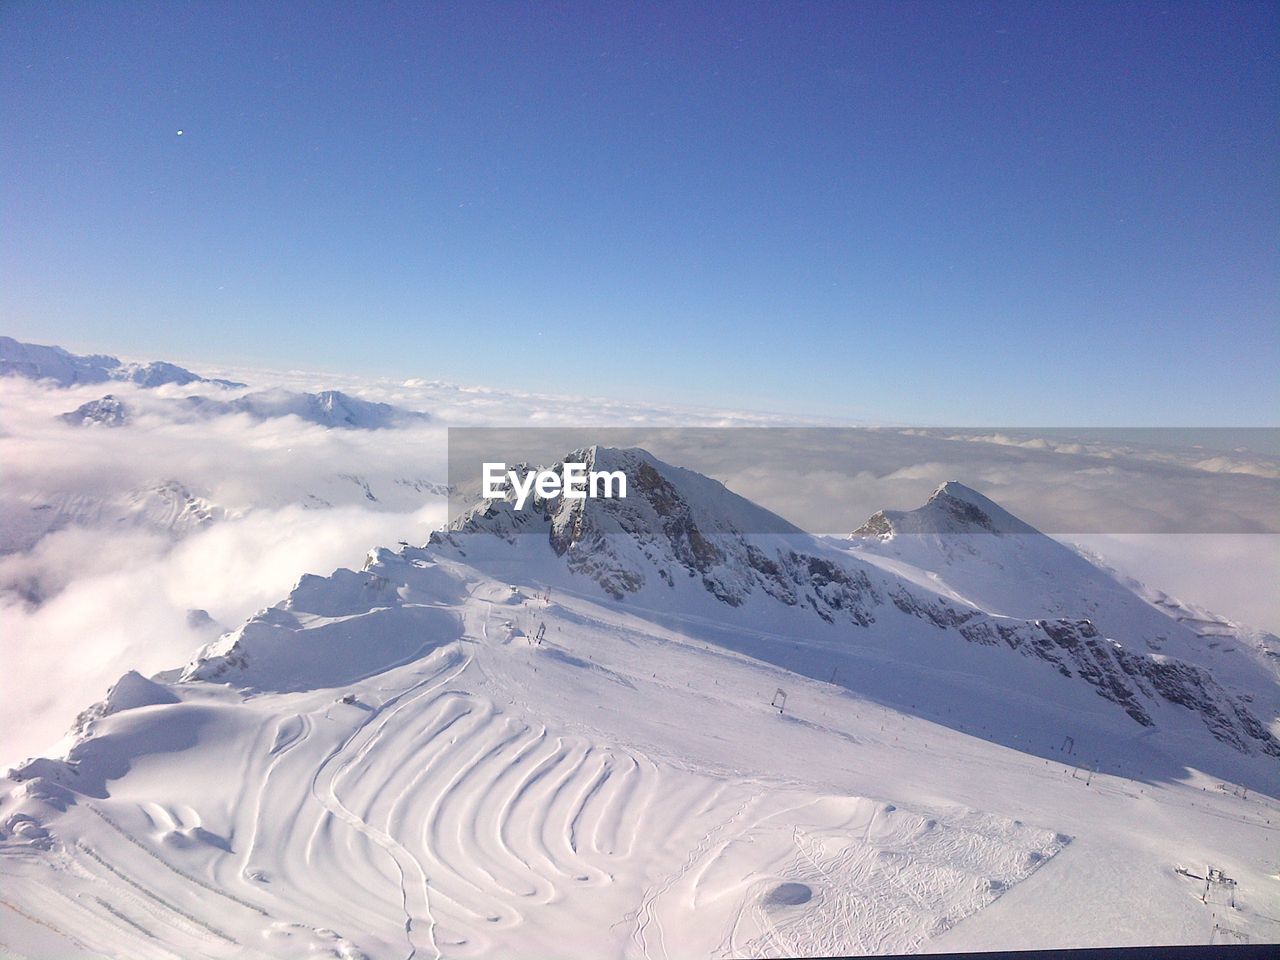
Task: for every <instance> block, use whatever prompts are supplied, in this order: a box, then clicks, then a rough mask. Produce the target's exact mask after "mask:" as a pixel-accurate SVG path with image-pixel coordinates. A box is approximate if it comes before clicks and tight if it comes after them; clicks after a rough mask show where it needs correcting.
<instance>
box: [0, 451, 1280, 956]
mask: <svg viewBox="0 0 1280 960" xmlns="http://www.w3.org/2000/svg"><path fill="white" fill-rule="evenodd" d="M566 459H568V460H572V461H574V462H587V463H589V464H592V465H595V466H602V467H606V468H620V469H625V470H626V471H627V473H628V476H629V477H630V479H631V484H629V487H630V489H632V490H633V491H639V492H638V493H637V494H633V495H632V496H631V497H629V498H628V499H627V500H625V501H616V500H615V501H607V500H598V501H539V502H536V503H535V504H534V505H533V508H531V509H529V510H526V511H515V510H514V509H513V504H512V503H511V500H510V498H507V499H497V500H492V501H486V502H484V503H482V504H480V505H478V506H477V507H476V508H475V509H474V510H473V511H471V512H470V513H469V514H467V515H465V516H464V517H462V518H460V519H459V520H457V521H455V522H454V523H453V524H451V526H450V528H449V529H448V530H446V531H442V532H440V533H437V534H435V535H433V536H432V538H431V542H430V543H428V544H427V545H426V546H424V547H413V546H402V547H401V548H400V549H398V550H394V551H393V550H387V549H377V550H374V551H372V552H371V553H370V555H369V558H368V562H367V563H366V564H365V566H364V569H362V570H360V571H352V570H339V571H337V572H336V573H334V574H333V575H332V576H330V577H315V576H306V577H303V578H302V580H301V581H299V583H298V585H297V586H296V588H295V589H294V590H293V591H292V593H291V594H290V596H289V597H288V599H286V600H285V601H282V602H281V603H279V604H276V605H275V606H273V607H270V608H268V609H266V610H263V611H261V612H260V613H259V614H258V615H257V616H255V617H253V618H252V619H251V620H249V621H248V622H247V623H246V624H244V625H243V626H242V627H240V628H239V629H238V630H235V631H233V632H231V633H229V634H227V635H225V636H223V637H222V638H220V639H218V640H217V641H215V642H213V643H211V644H210V645H209V646H207V647H206V648H205V649H203V650H202V651H201V652H200V653H199V654H198V655H197V656H195V657H194V658H193V659H192V660H191V661H190V662H189V663H188V664H187V665H186V666H185V667H183V668H182V669H175V670H172V671H169V672H167V673H164V674H161V675H158V676H157V677H155V678H152V679H150V680H148V679H146V678H143V677H142V676H140V675H138V674H136V673H130V674H126V675H125V676H124V677H122V678H121V680H120V681H119V682H118V683H117V684H116V685H115V687H114V688H113V689H112V691H111V693H110V694H109V695H108V697H107V698H106V699H105V700H104V701H103V702H102V703H100V704H97V705H95V706H94V707H92V708H90V709H89V710H87V711H85V712H84V713H83V714H82V715H81V716H80V718H79V719H78V721H77V723H76V727H75V730H74V731H73V737H72V741H71V742H72V745H71V746H70V748H69V749H68V751H67V752H66V754H65V756H62V757H57V758H50V759H37V760H32V761H28V762H27V763H25V764H22V765H19V766H18V767H16V768H15V769H13V770H12V771H10V773H9V775H8V779H7V780H6V781H4V782H3V783H2V784H0V791H2V793H0V870H2V871H3V874H4V877H5V882H4V885H3V892H2V893H0V914H2V915H3V916H4V922H3V924H2V925H0V941H2V944H3V947H4V948H5V949H7V950H10V951H15V952H17V953H19V954H20V955H25V956H31V957H77V956H79V957H88V956H102V955H107V956H128V957H138V958H149V957H174V956H178V957H242V956H256V957H294V956H334V957H369V958H383V957H387V958H398V957H484V956H517V955H520V956H555V957H577V956H582V957H588V956H590V957H598V956H614V957H626V958H649V960H657V958H672V960H674V958H684V957H689V958H693V957H698V958H710V957H745V956H820V955H824V954H856V953H887V952H915V951H929V950H947V949H956V950H959V949H1012V948H1019V947H1024V948H1025V947H1063V946H1081V945H1114V944H1135V943H1205V942H1209V941H1210V940H1222V939H1232V940H1240V939H1251V940H1253V941H1254V942H1275V941H1280V876H1278V874H1280V863H1278V862H1277V856H1278V855H1280V854H1278V852H1280V800H1277V797H1278V796H1280V743H1278V742H1277V740H1276V733H1277V732H1280V725H1278V724H1277V702H1278V701H1277V693H1278V689H1277V688H1278V687H1280V684H1277V680H1276V672H1275V669H1276V668H1275V649H1276V646H1275V638H1274V637H1270V636H1269V635H1257V634H1244V633H1241V634H1236V633H1232V632H1231V625H1229V624H1225V623H1224V622H1221V621H1219V622H1218V626H1216V627H1215V628H1214V629H1213V631H1211V633H1210V634H1207V635H1205V636H1202V635H1201V634H1200V633H1197V632H1196V630H1195V629H1193V626H1192V625H1189V622H1188V621H1187V620H1186V619H1185V618H1181V619H1175V617H1173V616H1169V615H1167V613H1166V612H1162V610H1163V608H1162V607H1160V606H1159V605H1158V604H1152V603H1148V602H1147V601H1146V600H1144V599H1142V598H1140V597H1138V596H1137V595H1136V594H1134V593H1133V592H1132V591H1130V590H1129V589H1128V588H1127V587H1125V586H1124V585H1123V584H1121V583H1120V582H1119V581H1118V580H1116V579H1115V578H1114V577H1112V576H1111V575H1110V574H1109V573H1107V572H1106V571H1103V570H1101V569H1099V568H1097V567H1094V566H1092V565H1090V564H1087V563H1085V562H1084V561H1081V560H1080V559H1079V557H1078V556H1077V555H1076V554H1074V553H1073V552H1071V551H1069V550H1067V549H1066V548H1062V547H1060V546H1059V545H1057V544H1054V543H1053V542H1052V541H1049V540H1048V538H1044V537H1042V536H1041V535H1040V534H1038V533H1036V532H1035V531H1033V530H1031V529H1030V528H1025V529H1024V527H1025V525H1021V521H1016V519H1015V518H1012V517H1009V515H1007V514H1005V513H1004V512H1003V511H1001V510H1000V508H999V507H997V506H996V505H995V504H992V503H991V502H990V501H989V500H986V499H985V498H982V497H981V496H980V495H978V494H976V493H974V491H971V490H969V489H968V488H966V487H963V486H962V485H958V484H950V485H946V486H944V487H943V488H941V489H940V490H939V491H938V492H937V494H935V497H934V498H933V499H931V500H930V502H929V504H926V505H925V507H922V508H921V510H920V511H913V512H912V515H911V516H910V517H904V516H902V515H883V516H880V518H879V520H877V519H876V518H873V519H872V521H870V522H869V527H870V528H871V529H869V530H862V531H859V534H858V535H857V536H855V537H854V538H853V539H851V540H849V541H839V540H830V539H826V538H818V537H812V536H809V535H807V534H804V533H802V532H800V531H799V530H796V529H795V528H793V527H791V526H790V525H789V524H787V523H786V522H785V521H783V520H781V519H780V518H777V517H773V516H772V515H770V514H768V513H767V511H763V510H762V509H761V508H759V507H757V506H755V505H754V504H751V503H749V502H747V501H745V500H743V499H742V498H740V497H737V496H735V495H734V494H732V493H731V492H729V491H728V490H726V489H725V488H724V487H723V485H720V484H718V483H717V482H715V481H712V480H709V479H707V478H705V477H701V476H699V475H697V474H693V473H691V472H690V471H687V470H681V469H679V468H675V467H671V466H669V465H668V464H665V463H662V462H661V461H658V460H656V459H654V458H652V457H650V456H649V455H648V454H646V453H644V452H643V451H638V450H621V451H619V450H609V449H605V448H590V449H587V450H582V451H577V452H576V453H575V454H573V455H571V456H570V457H566ZM556 466H557V467H558V468H560V469H562V468H563V463H561V464H558V465H556ZM1013 523H1016V524H1018V525H1019V526H1017V527H1016V528H1015V527H1014V526H1012V524H1013ZM912 537H919V538H921V539H919V540H912V539H910V538H912ZM1058 550H1061V551H1062V552H1061V553H1058V552H1057V551H1058ZM936 551H941V553H937V552H936ZM1028 555H1030V556H1034V557H1035V558H1036V565H1035V569H1034V570H1032V571H1031V573H1030V574H1029V573H1028V569H1030V568H1029V567H1028V564H1027V561H1026V560H1025V557H1026V556H1028ZM1020 558H1021V559H1020ZM1019 585H1021V592H1019V590H1018V586H1019ZM1082 603H1083V604H1088V605H1090V606H1089V608H1088V609H1087V610H1082V609H1079V605H1080V604H1082ZM1178 609H1179V610H1181V609H1183V608H1180V607H1179V608H1178ZM1086 617H1088V618H1089V619H1085V618H1086ZM1095 624H1097V626H1094V625H1095ZM1130 631H1132V635H1128V633H1129V632H1130ZM1206 637H1208V638H1207V639H1206ZM1224 643H1225V644H1226V646H1228V647H1230V650H1231V652H1230V653H1223V652H1222V650H1223V644H1224ZM1210 644H1212V646H1211V645H1210ZM1221 662H1229V663H1230V664H1232V669H1231V672H1230V673H1229V675H1227V676H1225V677H1218V676H1217V672H1216V671H1217V665H1218V664H1219V663H1221ZM1209 866H1213V867H1215V868H1218V869H1221V870H1223V871H1224V872H1225V874H1226V875H1227V876H1229V877H1231V878H1233V879H1234V880H1235V885H1234V887H1233V888H1228V887H1227V886H1225V885H1217V884H1215V885H1208V886H1209V889H1208V893H1207V896H1206V897H1205V901H1204V902H1202V900H1201V897H1202V895H1204V894H1205V892H1206V882H1205V881H1204V880H1203V879H1202V878H1203V877H1204V876H1205V875H1206V869H1207V867H1209ZM1179 867H1182V868H1184V872H1179V871H1178V868H1179ZM1232 895H1233V896H1234V902H1235V905H1234V907H1233V906H1231V905H1230V904H1229V902H1228V899H1229V898H1230V897H1231V896H1232Z"/></svg>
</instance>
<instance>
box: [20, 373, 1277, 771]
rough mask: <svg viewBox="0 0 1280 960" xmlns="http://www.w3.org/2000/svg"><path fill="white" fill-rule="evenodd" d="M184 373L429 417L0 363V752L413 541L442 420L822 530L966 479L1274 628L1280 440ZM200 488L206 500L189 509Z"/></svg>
mask: <svg viewBox="0 0 1280 960" xmlns="http://www.w3.org/2000/svg"><path fill="white" fill-rule="evenodd" d="M195 368H196V369H198V370H199V371H200V372H201V373H202V374H205V375H211V376H222V377H231V378H233V379H236V380H241V381H244V382H245V383H247V384H249V385H250V387H249V389H262V388H270V387H283V388H287V389H290V390H299V391H310V392H318V391H320V390H326V389H339V390H343V391H344V392H347V393H349V394H351V395H353V396H357V397H360V398H362V399H366V400H375V401H382V402H386V403H391V404H394V405H396V406H399V407H403V408H405V409H409V410H420V411H426V412H428V413H429V414H431V420H430V421H429V422H425V423H420V424H414V425H411V426H407V427H402V428H398V429H389V430H347V429H332V428H330V429H326V428H324V427H321V426H317V425H315V424H311V423H306V422H304V421H302V420H300V419H298V418H297V417H282V418H272V419H261V420H259V419H254V418H251V417H250V416H248V415H245V414H229V415H221V416H212V417H207V418H192V417H191V416H185V415H184V416H176V415H175V410H176V409H178V405H177V404H176V401H177V400H178V399H180V398H182V397H185V396H190V395H193V394H207V395H216V396H219V397H228V396H234V395H235V393H234V392H232V393H228V392H227V391H225V390H223V389H221V388H218V387H214V386H211V385H204V384H194V385H190V386H187V387H172V386H170V387H163V388H159V389H155V390H143V389H140V388H138V387H136V386H133V385H131V384H125V383H113V384H111V385H110V386H109V388H107V387H104V386H103V385H96V386H83V387H71V388H56V387H53V386H50V385H48V384H45V383H36V382H32V381H29V380H24V379H21V378H16V377H8V378H0V465H2V466H0V470H2V471H3V472H2V474H0V656H2V657H3V662H4V669H2V670H0V762H7V763H12V762H15V761H17V760H19V759H21V758H23V757H25V756H28V755H32V754H37V753H41V752H45V751H47V750H50V749H52V748H53V746H54V745H55V743H56V742H57V741H58V740H59V738H60V737H61V735H62V734H63V733H64V732H65V731H66V729H67V728H68V727H69V726H70V724H71V722H72V721H73V719H74V717H75V716H76V714H77V713H78V712H79V711H80V710H82V709H83V708H84V707H86V706H87V705H89V704H90V703H92V702H93V701H95V700H97V699H100V698H101V696H102V695H103V694H104V693H105V691H106V689H107V687H108V686H109V685H110V684H111V683H112V682H114V680H115V679H116V678H117V677H118V676H119V675H120V674H121V673H123V672H124V671H125V670H129V669H136V670H139V671H140V672H142V673H144V674H147V673H154V672H157V671H160V670H163V669H169V668H172V667H176V666H180V665H182V664H183V663H185V662H186V661H187V660H188V659H189V658H190V657H191V656H192V655H193V653H195V651H196V650H197V649H198V648H199V647H200V646H201V645H203V644H204V643H207V642H209V641H210V640H211V639H213V638H214V637H215V636H216V635H217V633H218V632H219V631H220V630H224V629H231V628H233V627H235V626H236V625H238V624H239V623H240V622H241V621H243V620H244V619H245V618H246V617H248V616H250V615H252V614H253V613H254V612H255V611H257V610H259V609H261V608H262V607H264V606H268V605H270V604H272V603H275V602H276V601H278V600H280V599H282V598H283V597H284V596H285V595H286V594H287V593H288V591H289V589H290V587H291V586H292V585H293V584H294V583H295V582H296V581H297V579H298V578H299V576H301V575H302V574H303V573H319V574H327V573H329V572H331V571H332V570H334V569H335V568H337V567H340V566H348V567H357V568H358V567H359V566H360V565H361V564H362V563H363V561H364V557H365V555H366V553H367V552H368V550H369V549H370V548H372V547H374V546H377V545H384V544H395V543H396V542H398V541H408V542H411V543H422V542H424V541H425V540H426V538H427V536H428V534H429V533H430V531H431V530H432V529H435V528H436V527H438V526H440V525H441V524H442V523H443V522H444V521H445V518H446V515H447V505H446V501H445V497H444V495H443V485H444V484H445V483H446V481H447V479H448V471H447V452H448V451H447V442H446V438H447V431H448V429H449V428H450V427H476V426H509V427H523V428H527V427H530V426H542V427H572V428H573V430H574V432H575V433H581V432H583V431H585V433H584V434H583V435H584V436H588V437H590V438H592V439H593V440H596V441H598V442H602V443H613V442H618V441H635V442H640V443H641V444H642V445H645V446H647V447H648V448H649V449H651V450H652V452H653V453H655V454H656V455H658V456H660V457H662V458H663V459H667V460H669V461H670V462H673V463H677V464H679V465H681V466H687V467H690V468H692V469H696V470H699V471H701V472H704V473H707V474H709V475H711V476H714V477H716V478H717V479H720V480H722V481H724V482H725V483H726V484H727V485H728V486H729V487H730V488H731V489H733V490H734V491H736V492H738V493H740V494H742V495H744V496H746V497H748V498H750V499H753V500H755V501H757V502H759V503H761V504H762V505H764V506H766V507H768V508H770V509H772V510H774V511H776V512H778V513H780V514H781V515H783V516H784V517H786V518H787V519H788V520H791V521H793V522H795V523H797V524H799V525H800V526H802V527H804V528H806V529H809V530H812V531H814V532H821V533H845V532H848V531H849V530H852V529H853V528H854V527H856V526H857V525H859V524H860V523H861V522H862V521H863V520H865V519H866V518H867V517H868V516H869V515H870V514H872V513H874V512H875V511H876V510H879V509H882V508H891V509H909V508H912V507H915V506H918V505H920V504H921V503H923V502H924V500H926V499H927V498H928V496H929V495H930V494H931V493H932V491H933V490H934V489H935V488H936V487H937V485H938V484H939V483H941V482H942V481H945V480H949V479H957V480H961V481H962V482H964V483H966V484H968V485H969V486H972V487H975V488H976V489H978V490H980V491H981V492H983V493H985V494H987V495H988V496H990V497H991V498H992V499H994V500H996V501H997V502H998V503H1000V504H1001V505H1003V506H1004V507H1006V508H1007V509H1009V510H1010V511H1012V512H1013V513H1015V514H1018V515H1019V516H1022V517H1023V518H1024V519H1026V520H1028V521H1029V522H1031V523H1033V524H1035V525H1037V526H1039V527H1040V528H1041V529H1044V530H1047V531H1051V532H1053V533H1055V534H1056V535H1058V536H1060V537H1061V538H1062V539H1064V540H1070V541H1072V542H1078V543H1081V544H1083V545H1085V546H1087V547H1088V548H1089V549H1090V550H1092V551H1094V552H1095V553H1097V554H1099V555H1101V556H1102V557H1103V558H1104V559H1105V560H1106V561H1107V562H1109V563H1111V564H1112V565H1114V566H1116V567H1117V568H1118V569H1120V570H1121V571H1123V572H1125V573H1128V574H1130V575H1133V576H1136V577H1138V578H1139V579H1142V580H1145V581H1147V582H1148V583H1151V584H1152V585H1153V586H1158V587H1160V588H1161V589H1163V590H1166V591H1168V592H1169V593H1171V594H1173V595H1175V596H1178V597H1180V598H1182V599H1184V600H1188V601H1192V602H1196V603H1199V604H1202V605H1204V606H1206V607H1208V608H1210V609H1213V610H1215V611H1217V612H1219V613H1221V614H1223V615H1226V616H1228V617H1232V618H1234V619H1239V620H1242V621H1245V622H1250V623H1253V624H1256V625H1258V626H1261V627H1264V628H1266V629H1269V630H1273V631H1280V600H1278V599H1277V596H1276V591H1275V589H1274V585H1275V583H1276V582H1278V581H1280V550H1278V549H1277V544H1278V543H1280V517H1277V511H1276V504H1277V503H1278V502H1280V458H1277V457H1275V456H1273V455H1270V454H1266V453H1259V452H1257V451H1251V450H1248V449H1239V448H1231V449H1216V448H1213V447H1211V446H1210V447H1206V446H1204V445H1199V446H1196V445H1187V444H1185V443H1169V444H1165V445H1161V444H1160V443H1158V442H1144V443H1132V442H1123V441H1122V439H1118V438H1116V437H1114V436H1103V437H1101V438H1099V437H1092V438H1089V437H1084V438H1081V437H1078V436H1074V435H1066V434H1064V433H1062V432H1052V431H1042V432H1040V433H1036V432H1034V431H1031V432H1028V431H992V430H985V431H975V430H966V431H954V430H934V429H929V430H923V429H902V428H879V429H858V430H848V429H837V428H835V427H833V426H832V425H831V424H830V422H826V423H817V422H815V423H814V424H809V425H802V424H799V423H798V422H797V419H796V418H794V417H782V416H772V415H768V414H761V413H750V412H743V411H732V410H695V409H675V408H670V407H664V406H660V405H640V404H629V403H623V402H618V401H610V400H603V399H599V398H589V397H572V396H548V395H543V394H532V393H522V392H519V391H513V390H501V389H492V388H483V387H462V386H457V385H451V384H445V383H440V382H437V381H431V380H425V379H415V380H408V381H394V382H393V381H389V380H379V379H372V378H357V377H350V376H335V375H320V374H314V373H307V372H300V371H270V370H246V369H230V370H225V369H224V370H211V369H206V368H203V367H201V366H200V365H198V364H196V365H195ZM108 391H109V392H110V393H112V394H113V395H115V396H116V397H118V398H119V399H121V400H122V401H124V402H125V403H126V404H127V405H128V406H129V407H130V409H131V410H132V411H133V414H134V415H133V418H132V420H131V422H130V423H129V424H128V425H127V426H124V427H119V428H108V427H104V426H101V425H93V426H75V425H71V424H68V423H66V422H64V421H63V420H61V419H60V417H59V415H60V414H63V413H66V412H68V411H71V410H74V409H75V408H76V407H78V406H79V405H80V404H82V403H85V402H86V401H89V400H94V399H97V398H99V397H101V396H102V395H103V393H104V392H108ZM799 426H804V427H805V428H804V429H796V428H797V427H799ZM615 428H629V429H630V431H631V432H630V433H622V434H614V433H613V432H612V430H613V429H615ZM742 428H770V429H768V430H764V429H749V430H744V429H742ZM1156 439H1157V440H1158V439H1159V438H1158V437H1157V438H1156ZM561 452H567V450H565V451H561ZM165 490H167V491H169V492H168V493H163V492H161V493H157V491H165ZM174 491H178V492H176V493H175V492H174ZM188 498H189V500H190V502H191V504H193V505H194V506H193V510H194V513H192V512H191V511H188V514H183V512H182V510H181V509H178V508H180V507H181V506H182V505H183V504H185V503H186V502H187V500H188ZM175 504H177V507H175V506H174V505H175ZM200 517H207V518H208V519H206V520H204V521H203V522H201V521H200ZM193 611H203V613H193ZM206 614H207V616H205V615H206Z"/></svg>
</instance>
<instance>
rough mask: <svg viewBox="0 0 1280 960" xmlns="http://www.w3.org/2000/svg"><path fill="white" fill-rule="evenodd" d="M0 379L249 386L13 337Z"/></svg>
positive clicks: (2, 351)
mask: <svg viewBox="0 0 1280 960" xmlns="http://www.w3.org/2000/svg"><path fill="white" fill-rule="evenodd" d="M0 376H7V377H26V378H28V379H30V380H49V381H52V382H53V383H55V384H57V385H58V386H60V387H72V386H79V385H82V384H92V383H110V382H112V381H122V382H125V383H134V384H137V385H138V386H140V387H159V386H163V385H165V384H177V385H178V386H186V385H187V384H190V383H212V384H217V385H218V386H222V387H227V388H239V387H243V386H245V384H243V383H238V382H236V381H234V380H218V379H206V378H205V377H202V376H200V375H199V374H197V373H192V372H191V371H190V370H187V369H185V368H184V367H179V366H177V365H176V364H173V363H165V362H164V361H159V360H157V361H153V362H151V363H124V362H122V361H120V360H119V359H118V358H116V357H111V356H106V355H105V354H91V355H88V356H79V355H77V354H74V353H71V352H69V351H67V350H64V349H63V348H62V347H53V346H43V345H41V344H37V343H20V342H19V341H17V340H15V339H13V338H12V337H0Z"/></svg>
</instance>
